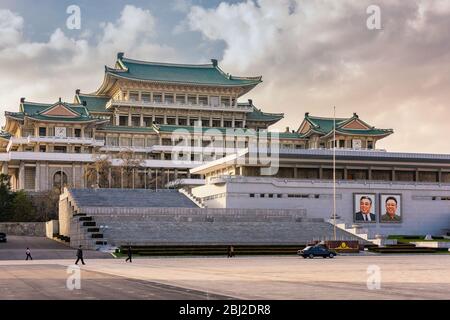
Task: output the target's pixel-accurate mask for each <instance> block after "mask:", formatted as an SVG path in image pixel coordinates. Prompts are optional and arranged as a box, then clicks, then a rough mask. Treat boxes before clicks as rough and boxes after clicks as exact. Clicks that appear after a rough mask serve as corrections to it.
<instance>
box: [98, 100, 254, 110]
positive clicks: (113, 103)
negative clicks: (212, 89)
mask: <svg viewBox="0 0 450 320" xmlns="http://www.w3.org/2000/svg"><path fill="white" fill-rule="evenodd" d="M113 106H130V107H131V106H132V107H151V108H173V109H198V110H217V111H234V112H251V111H253V107H252V106H242V105H238V104H235V105H230V106H226V105H219V106H212V105H204V104H193V103H181V102H177V101H173V102H155V101H142V100H141V101H139V100H113V99H111V100H109V101H108V103H107V104H106V109H108V108H110V107H113Z"/></svg>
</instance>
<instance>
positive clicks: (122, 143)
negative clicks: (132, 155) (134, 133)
mask: <svg viewBox="0 0 450 320" xmlns="http://www.w3.org/2000/svg"><path fill="white" fill-rule="evenodd" d="M120 146H121V147H131V138H127V137H121V138H120Z"/></svg>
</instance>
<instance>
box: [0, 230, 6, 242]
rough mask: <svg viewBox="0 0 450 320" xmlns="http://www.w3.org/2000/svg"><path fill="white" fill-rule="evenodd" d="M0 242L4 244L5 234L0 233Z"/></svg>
mask: <svg viewBox="0 0 450 320" xmlns="http://www.w3.org/2000/svg"><path fill="white" fill-rule="evenodd" d="M0 242H6V234H5V233H3V232H0Z"/></svg>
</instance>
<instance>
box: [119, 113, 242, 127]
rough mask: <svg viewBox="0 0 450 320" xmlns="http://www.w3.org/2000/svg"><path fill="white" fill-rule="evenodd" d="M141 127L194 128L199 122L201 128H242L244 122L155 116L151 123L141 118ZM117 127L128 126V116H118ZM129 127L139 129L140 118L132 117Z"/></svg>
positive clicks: (146, 118)
mask: <svg viewBox="0 0 450 320" xmlns="http://www.w3.org/2000/svg"><path fill="white" fill-rule="evenodd" d="M142 121H143V126H144V127H151V126H152V124H153V123H155V124H166V125H176V126H191V127H193V126H196V125H198V124H199V122H201V126H202V127H212V128H221V127H223V128H242V127H243V126H244V122H243V121H242V120H234V127H233V120H232V119H224V120H223V123H222V121H221V119H212V120H210V119H209V118H202V119H199V118H189V122H188V119H187V118H178V119H177V118H176V117H166V118H165V119H164V116H156V117H155V120H154V121H153V117H143V119H142ZM118 125H119V126H128V125H129V122H128V116H127V115H121V116H119V123H118ZM131 126H133V127H140V126H141V116H140V115H132V116H131Z"/></svg>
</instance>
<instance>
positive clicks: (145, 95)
mask: <svg viewBox="0 0 450 320" xmlns="http://www.w3.org/2000/svg"><path fill="white" fill-rule="evenodd" d="M150 97H151V95H150V93H148V92H143V93H141V100H142V101H143V102H150Z"/></svg>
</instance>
